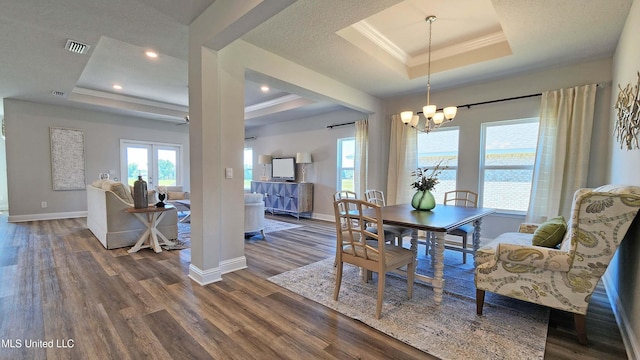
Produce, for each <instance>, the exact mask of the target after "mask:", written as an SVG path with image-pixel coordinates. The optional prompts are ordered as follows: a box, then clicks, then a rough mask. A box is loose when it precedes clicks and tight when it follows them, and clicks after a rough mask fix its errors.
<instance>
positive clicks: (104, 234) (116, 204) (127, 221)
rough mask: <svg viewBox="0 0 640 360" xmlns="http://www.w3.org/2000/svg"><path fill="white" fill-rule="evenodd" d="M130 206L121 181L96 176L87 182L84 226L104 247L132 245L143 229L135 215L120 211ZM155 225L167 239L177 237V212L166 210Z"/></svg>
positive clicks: (129, 195) (126, 189) (128, 197)
mask: <svg viewBox="0 0 640 360" xmlns="http://www.w3.org/2000/svg"><path fill="white" fill-rule="evenodd" d="M149 201H152V200H151V198H150V199H149ZM131 206H133V198H132V197H131V193H130V192H129V189H128V187H127V186H124V185H123V184H122V183H119V182H115V181H110V180H97V181H94V182H93V183H92V184H91V185H88V186H87V227H88V228H89V230H91V232H92V233H93V235H95V237H96V238H98V240H99V241H100V243H101V244H102V245H103V246H104V247H105V248H107V249H116V248H121V247H127V246H133V245H134V244H135V243H136V241H138V239H139V238H140V236H142V234H143V233H144V231H145V230H146V226H145V225H144V224H143V223H142V222H141V221H140V220H138V218H136V217H135V216H134V215H133V214H130V213H126V212H125V211H124V210H125V209H126V208H128V207H131ZM157 228H158V230H160V232H161V233H162V234H163V235H164V236H165V237H166V238H167V239H169V240H175V239H177V237H178V212H177V211H176V210H175V209H171V210H170V211H167V212H166V213H165V216H164V217H163V218H162V221H161V222H160V223H159V224H158V227H157Z"/></svg>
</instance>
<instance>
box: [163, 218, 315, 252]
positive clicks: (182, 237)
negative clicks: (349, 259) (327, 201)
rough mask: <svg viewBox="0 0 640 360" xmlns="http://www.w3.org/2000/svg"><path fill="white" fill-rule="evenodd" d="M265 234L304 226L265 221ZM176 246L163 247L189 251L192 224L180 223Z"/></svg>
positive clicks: (257, 234) (249, 234)
mask: <svg viewBox="0 0 640 360" xmlns="http://www.w3.org/2000/svg"><path fill="white" fill-rule="evenodd" d="M264 225H265V228H264V232H265V234H268V233H271V232H275V231H281V230H289V229H295V228H298V227H301V226H303V225H299V224H292V223H288V222H285V221H278V220H273V219H265V224H264ZM252 237H255V238H262V234H260V233H259V232H258V233H247V234H245V238H252ZM175 243H176V245H175V246H163V247H162V248H163V249H165V250H181V249H188V248H189V246H190V244H191V224H189V223H188V222H185V223H181V222H179V223H178V240H176V241H175Z"/></svg>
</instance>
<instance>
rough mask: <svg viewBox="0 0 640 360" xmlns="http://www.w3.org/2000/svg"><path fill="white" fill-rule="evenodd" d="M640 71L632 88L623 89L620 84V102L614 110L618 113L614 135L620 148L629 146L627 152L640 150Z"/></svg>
mask: <svg viewBox="0 0 640 360" xmlns="http://www.w3.org/2000/svg"><path fill="white" fill-rule="evenodd" d="M639 88H640V71H638V82H637V83H636V86H634V87H633V88H631V84H627V86H626V87H625V88H624V89H623V88H622V87H621V86H620V84H618V89H620V92H619V93H618V100H617V101H616V105H615V106H614V108H615V109H616V110H617V111H618V116H617V119H616V126H615V129H614V133H615V134H616V137H617V139H618V141H619V142H620V148H621V149H622V148H623V146H624V145H627V150H632V149H633V148H634V147H635V148H636V149H640V145H639V144H638V135H639V134H638V133H639V132H640V96H639V94H638V89H639Z"/></svg>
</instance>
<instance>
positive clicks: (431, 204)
mask: <svg viewBox="0 0 640 360" xmlns="http://www.w3.org/2000/svg"><path fill="white" fill-rule="evenodd" d="M411 206H413V208H414V209H416V210H425V211H429V210H431V209H433V208H435V207H436V199H435V198H434V197H433V194H432V193H431V191H429V190H426V191H416V193H415V194H413V199H411Z"/></svg>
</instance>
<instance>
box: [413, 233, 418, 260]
mask: <svg viewBox="0 0 640 360" xmlns="http://www.w3.org/2000/svg"><path fill="white" fill-rule="evenodd" d="M411 251H413V252H414V253H415V254H416V258H417V255H418V230H417V229H411Z"/></svg>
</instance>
